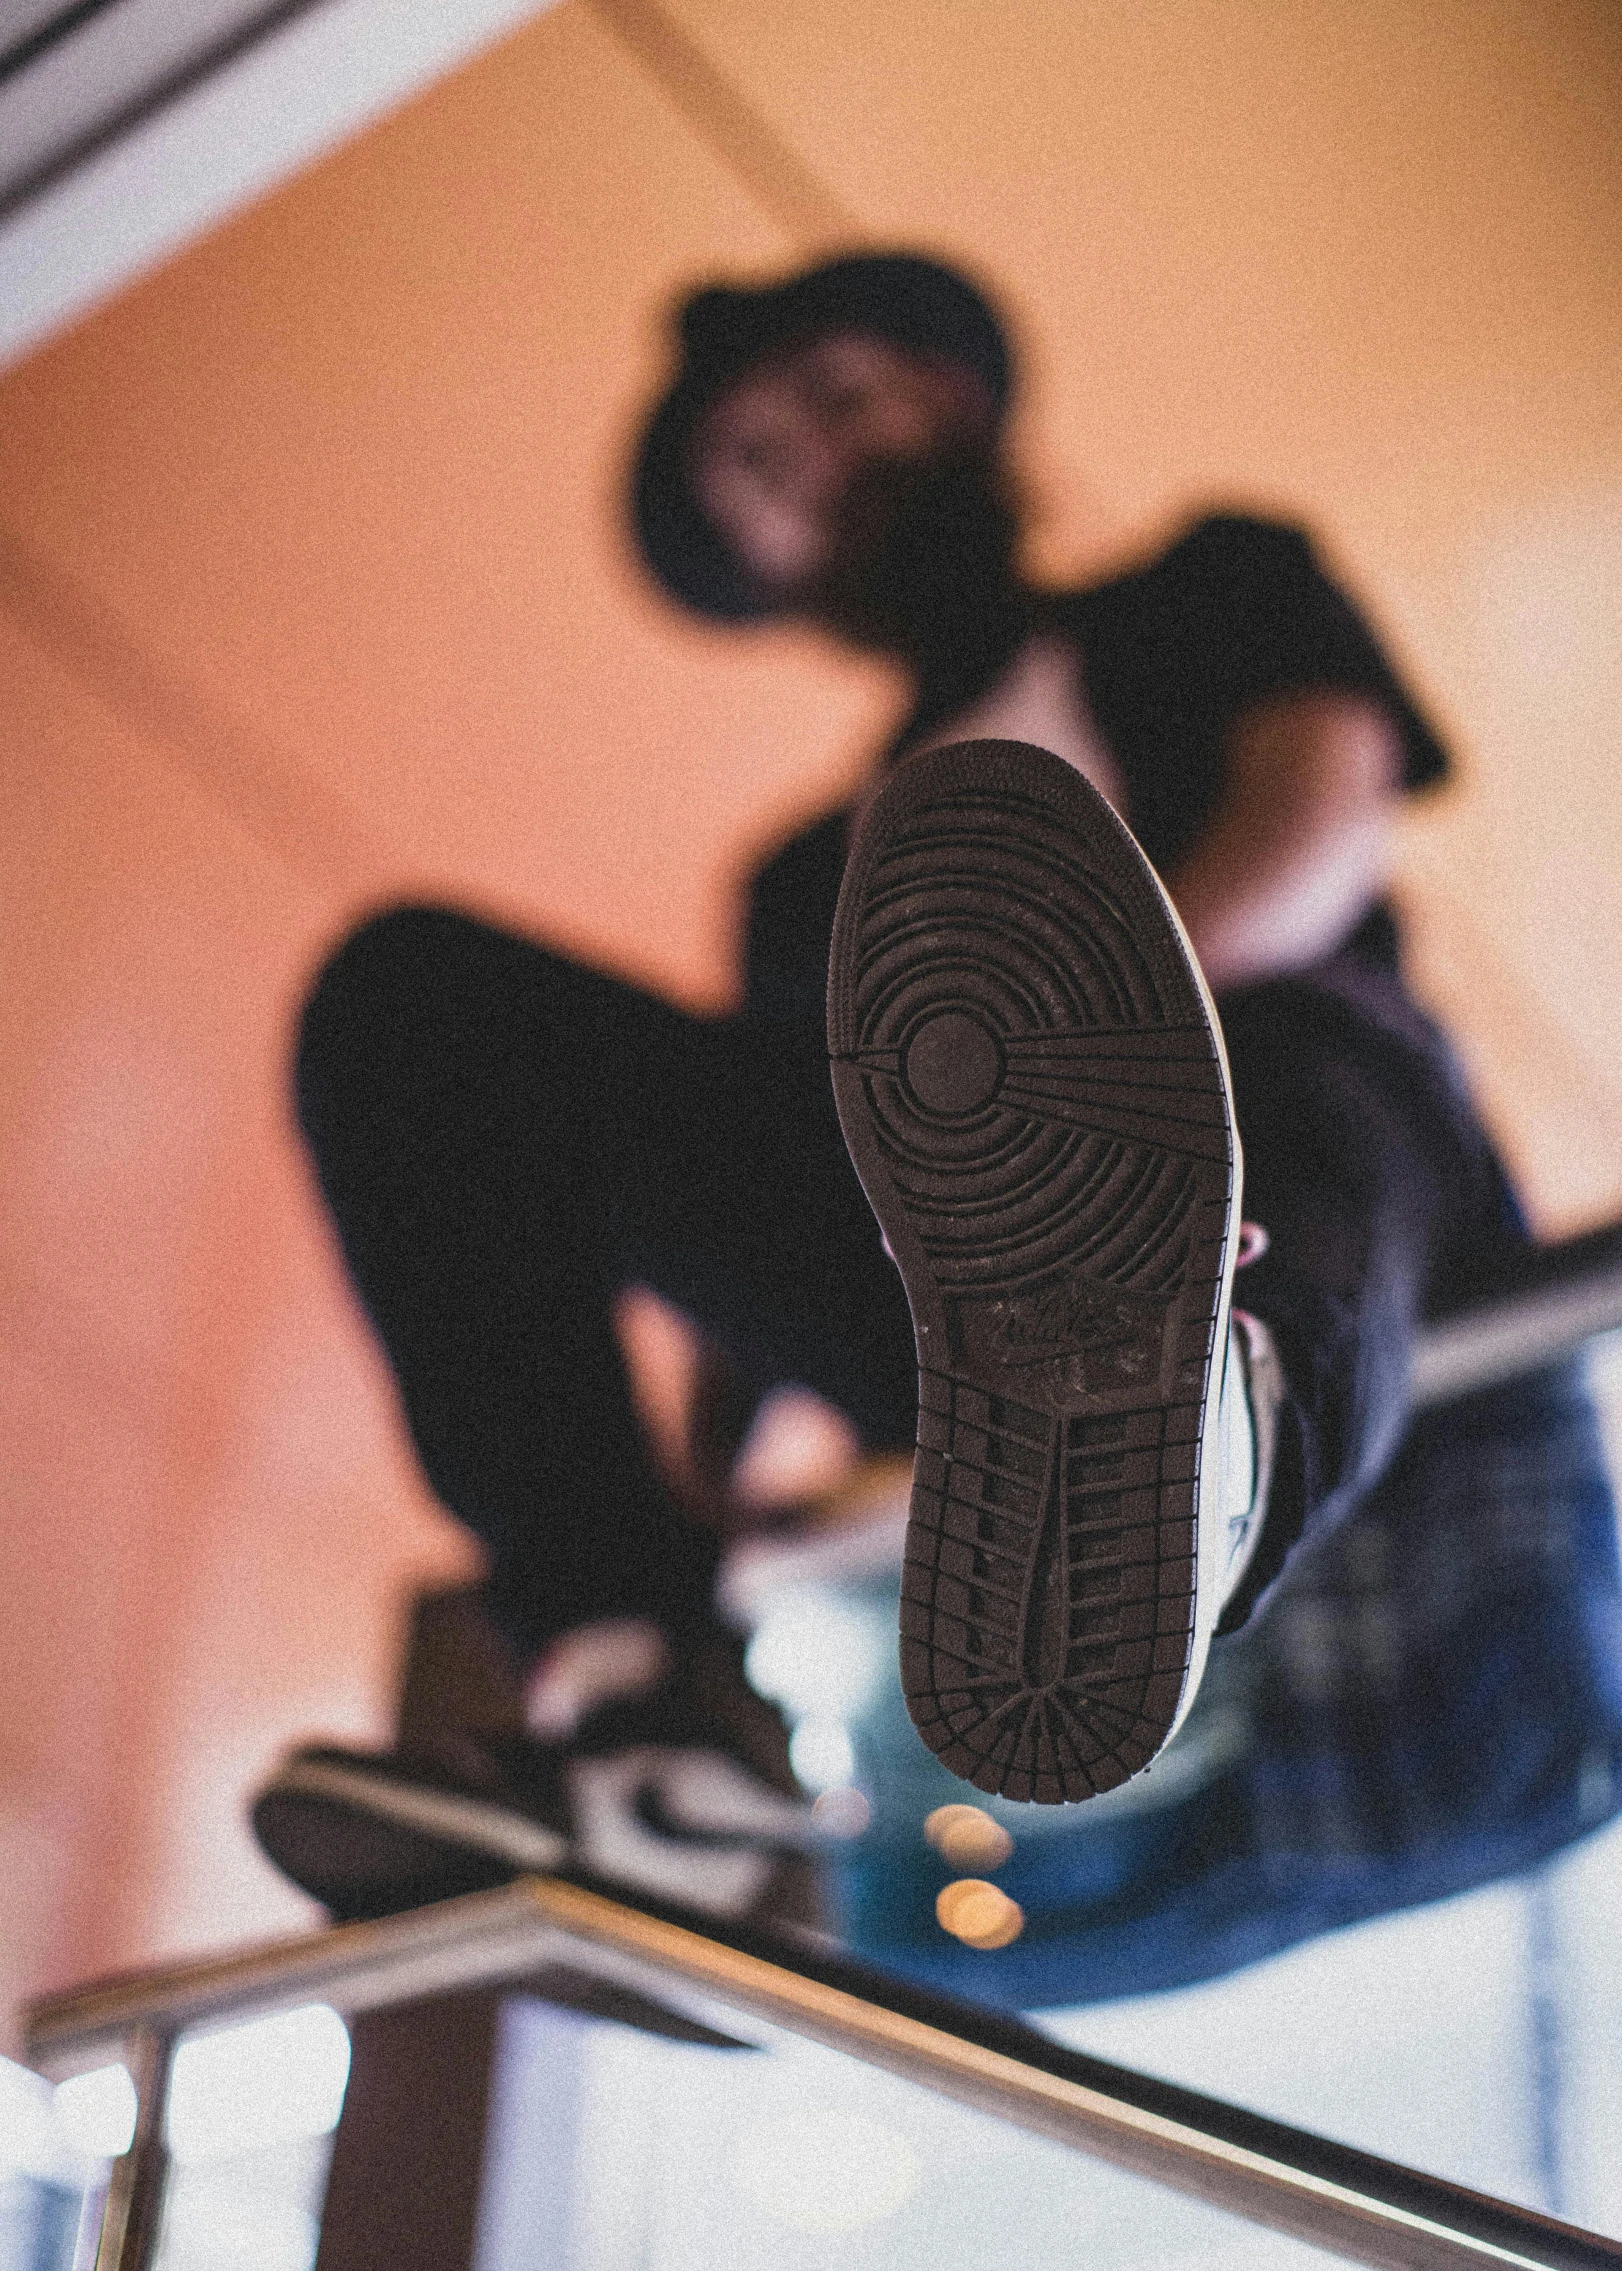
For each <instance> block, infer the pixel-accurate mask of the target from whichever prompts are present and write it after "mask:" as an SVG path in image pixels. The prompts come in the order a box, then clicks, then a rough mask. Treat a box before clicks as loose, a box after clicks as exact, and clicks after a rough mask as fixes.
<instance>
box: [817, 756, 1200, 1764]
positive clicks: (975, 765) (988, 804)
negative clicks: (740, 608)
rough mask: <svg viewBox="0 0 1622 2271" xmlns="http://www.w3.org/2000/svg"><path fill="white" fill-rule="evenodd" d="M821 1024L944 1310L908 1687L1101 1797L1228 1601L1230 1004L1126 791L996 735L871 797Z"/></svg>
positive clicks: (879, 1189)
mask: <svg viewBox="0 0 1622 2271" xmlns="http://www.w3.org/2000/svg"><path fill="white" fill-rule="evenodd" d="M828 1045H829V1053H830V1055H831V1057H832V1059H833V1083H834V1093H835V1096H836V1098H837V1101H838V1107H839V1116H840V1122H841V1125H842V1127H843V1129H844V1134H845V1141H846V1143H847V1145H848V1147H849V1150H850V1155H851V1158H852V1161H853V1162H854V1164H855V1167H856V1171H857V1174H858V1175H859V1176H860V1177H861V1181H862V1186H863V1188H864V1189H865V1191H866V1193H867V1196H868V1199H869V1201H870V1203H871V1205H872V1207H873V1211H874V1213H875V1214H876V1215H877V1216H878V1219H879V1223H880V1225H881V1227H882V1229H883V1231H884V1233H885V1236H886V1238H887V1240H888V1242H889V1245H890V1249H891V1251H892V1253H893V1254H894V1256H895V1259H896V1262H897V1265H898V1267H899V1269H900V1271H901V1276H902V1280H903V1283H904V1284H905V1287H906V1291H907V1298H908V1301H909V1303H910V1305H911V1309H912V1318H913V1327H914V1331H915V1334H916V1338H917V1344H918V1374H919V1381H918V1405H919V1410H918V1449H917V1453H916V1457H915V1460H914V1466H913V1488H912V1501H911V1509H910V1517H909V1521H908V1528H907V1545H906V1561H905V1565H904V1572H903V1579H902V1606H901V1679H902V1686H903V1689H904V1691H905V1694H906V1699H907V1708H908V1710H909V1711H910V1713H911V1714H912V1719H913V1723H914V1725H915V1726H916V1727H917V1729H918V1732H919V1734H920V1735H921V1736H922V1737H923V1739H924V1741H925V1742H926V1743H927V1744H928V1746H929V1748H930V1749H931V1750H932V1751H934V1752H935V1754H936V1756H937V1757H938V1758H939V1759H940V1760H941V1761H942V1763H943V1764H944V1765H945V1766H947V1767H948V1768H950V1769H951V1771H952V1772H953V1773H954V1774H957V1775H959V1776H961V1777H962V1778H963V1779H964V1780H965V1781H967V1782H970V1783H972V1784H973V1785H974V1786H975V1787H976V1788H977V1789H980V1790H986V1791H992V1792H995V1793H997V1794H999V1795H1001V1796H1003V1797H1007V1798H1014V1799H1028V1800H1035V1801H1037V1802H1039V1803H1048V1804H1055V1803H1059V1802H1061V1801H1064V1800H1074V1799H1083V1798H1090V1797H1094V1796H1096V1795H1098V1794H1099V1793H1100V1792H1102V1791H1105V1790H1109V1789H1113V1788H1115V1787H1117V1786H1118V1785H1119V1784H1120V1783H1122V1782H1124V1781H1125V1780H1126V1779H1127V1777H1128V1776H1129V1775H1131V1774H1134V1773H1136V1772H1137V1771H1138V1770H1139V1769H1140V1768H1142V1767H1144V1766H1146V1765H1147V1764H1148V1763H1149V1761H1150V1760H1151V1759H1152V1758H1153V1757H1154V1755H1155V1753H1156V1752H1157V1751H1158V1750H1159V1749H1160V1748H1161V1746H1162V1745H1163V1744H1164V1743H1165V1742H1166V1741H1167V1740H1168V1739H1169V1737H1170V1736H1171V1735H1172V1734H1173V1733H1174V1732H1175V1730H1176V1728H1177V1726H1178V1724H1179V1723H1180V1721H1181V1719H1182V1717H1183V1714H1184V1713H1185V1712H1186V1710H1187V1708H1188V1706H1189V1704H1190V1703H1191V1702H1192V1701H1193V1696H1194V1691H1195V1688H1196V1687H1197V1685H1198V1682H1199V1676H1200V1673H1201V1670H1202V1669H1203V1666H1204V1661H1205V1655H1206V1651H1207V1649H1208V1647H1209V1644H1210V1638H1211V1630H1212V1627H1213V1625H1214V1624H1215V1621H1216V1617H1217V1614H1218V1612H1219V1606H1220V1604H1219V1602H1218V1599H1217V1595H1218V1591H1219V1588H1220V1571H1221V1557H1222V1552H1223V1549H1224V1545H1225V1536H1224V1533H1223V1530H1222V1525H1221V1523H1220V1522H1219V1521H1218V1520H1216V1519H1214V1518H1213V1519H1212V1520H1211V1521H1209V1522H1205V1523H1202V1522H1201V1520H1200V1476H1201V1472H1202V1468H1203V1469H1204V1471H1206V1472H1210V1473H1214V1472H1215V1464H1214V1455H1213V1452H1212V1441H1213V1437H1214V1430H1215V1420H1216V1407H1217V1395H1216V1393H1215V1391H1216V1389H1217V1387H1218V1386H1219V1385H1220V1366H1219V1362H1218V1358H1219V1355H1220V1352H1221V1351H1222V1350H1223V1348H1224V1346H1225V1342H1226V1326H1227V1316H1228V1306H1229V1300H1230V1296H1231V1291H1232V1279H1233V1265H1234V1258H1235V1250H1236V1245H1237V1231H1238V1219H1239V1197H1240V1180H1241V1176H1240V1158H1239V1145H1238V1140H1237V1134H1236V1131H1235V1129H1234V1122H1233V1110H1232V1098H1231V1090H1230V1085H1229V1079H1228V1067H1227V1059H1226V1055H1225V1052H1224V1050H1223V1046H1222V1035H1221V1028H1220V1026H1219V1024H1218V1022H1217V1017H1216V1011H1215V1007H1214V1005H1213V1003H1212V1001H1211V996H1210V993H1209V991H1208V989H1207V987H1206V985H1205V981H1204V979H1203V977H1202V976H1201V974H1200V970H1199V965H1198V963H1197V962H1196V961H1195V959H1194V955H1193V952H1192V949H1191V948H1190V946H1189V943H1188V940H1187V937H1186V936H1185V934H1184V932H1183V929H1182V925H1181V924H1180V923H1179V921H1178V919H1177V916H1176V914H1175V912H1174V910H1173V908H1172V905H1171V902H1170V900H1169V899H1168V898H1167V897H1166V894H1165V892H1164V891H1163V890H1162V889H1161V886H1160V883H1159V880H1158V879H1157V877H1156V876H1155V874H1154V871H1153V869H1152V868H1151V867H1150V866H1149V864H1148V862H1147V861H1146V860H1145V859H1144V857H1143V854H1142V853H1141V852H1140V851H1139V850H1138V847H1137V845H1136V843H1135V842H1134V841H1133V839H1132V837H1131V836H1130V835H1129V834H1128V832H1127V830H1126V829H1125V828H1124V827H1123V826H1122V825H1121V823H1120V821H1119V820H1117V818H1116V817H1115V815H1114V813H1113V812H1112V811H1111V810H1110V808H1109V806H1108V805H1107V804H1106V803H1105V801H1104V799H1103V798H1102V797H1101V796H1099V795H1098V794H1097V792H1096V791H1095V790H1094V789H1093V788H1092V787H1091V786H1090V785H1089V784H1088V783H1087V782H1086V781H1084V780H1083V778H1082V777H1081V775H1080V774H1078V773H1077V772H1076V771H1074V769H1073V768H1072V767H1070V766H1068V765H1066V764H1064V763H1062V762H1061V761H1060V760H1059V759H1058V758H1056V757H1052V756H1049V755H1048V753H1047V752H1046V751H1045V750H1039V749H1033V748H1031V747H1029V746H1027V745H1026V744H1024V743H1021V742H970V743H962V744H959V745H958V746H956V747H955V748H951V749H946V750H938V751H934V752H931V753H929V754H928V755H925V756H922V757H917V758H913V759H910V760H908V761H907V762H906V763H905V764H903V765H902V766H900V767H898V769H897V770H896V772H895V773H894V774H892V775H891V777H890V779H889V780H888V781H887V783H886V784H885V786H884V787H883V789H882V790H881V791H880V793H879V795H878V796H877V798H876V799H875V800H874V803H873V805H872V807H871V808H870V810H869V812H868V814H867V816H866V819H865V821H864V823H863V826H862V828H861V831H860V834H859V837H858V840H857V843H856V845H855V848H854V850H853V852H852V854H851V858H850V862H849V865H848V867H847V869H846V874H845V880H844V886H843V889H842V890H841V893H840V899H839V911H838V915H837V917H836V920H835V925H834V934H833V948H832V956H831V960H830V965H829V974H828Z"/></svg>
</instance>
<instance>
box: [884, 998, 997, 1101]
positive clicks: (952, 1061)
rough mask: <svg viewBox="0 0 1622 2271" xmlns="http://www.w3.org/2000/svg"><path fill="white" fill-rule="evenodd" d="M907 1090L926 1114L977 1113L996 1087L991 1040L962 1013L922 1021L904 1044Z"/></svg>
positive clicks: (994, 1044)
mask: <svg viewBox="0 0 1622 2271" xmlns="http://www.w3.org/2000/svg"><path fill="white" fill-rule="evenodd" d="M905 1070H906V1080H907V1086H908V1087H909V1088H910V1089H911V1090H912V1093H913V1094H914V1096H916V1097H917V1099H918V1101H919V1103H920V1104H922V1105H923V1107H924V1109H925V1111H927V1112H977V1111H978V1110H979V1109H980V1107H981V1105H982V1104H989V1103H990V1101H991V1099H992V1098H993V1096H995V1095H996V1093H997V1090H998V1089H999V1088H1000V1087H1001V1085H1002V1074H1003V1054H1002V1048H1001V1046H1000V1044H999V1043H998V1040H997V1037H996V1035H995V1034H994V1033H991V1032H989V1031H988V1030H987V1028H986V1027H985V1026H984V1025H982V1024H981V1022H980V1020H979V1018H978V1017H973V1016H971V1015H970V1014H969V1012H968V1011H967V1010H963V1009H946V1010H942V1011H941V1012H940V1013H939V1014H938V1015H937V1016H935V1017H931V1018H928V1019H926V1021H925V1022H924V1023H923V1024H922V1025H920V1026H919V1028H918V1030H917V1031H916V1032H915V1033H914V1034H913V1036H912V1039H911V1040H910V1041H909V1042H908V1043H907V1061H906V1068H905Z"/></svg>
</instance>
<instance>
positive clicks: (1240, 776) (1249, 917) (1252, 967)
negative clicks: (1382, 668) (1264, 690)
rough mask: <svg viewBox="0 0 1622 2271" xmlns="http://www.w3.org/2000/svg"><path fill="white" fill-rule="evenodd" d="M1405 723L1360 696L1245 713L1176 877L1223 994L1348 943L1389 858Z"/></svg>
mask: <svg viewBox="0 0 1622 2271" xmlns="http://www.w3.org/2000/svg"><path fill="white" fill-rule="evenodd" d="M1401 773H1402V745H1401V741H1400V738H1399V735H1398V732H1397V728H1396V725H1395V724H1394V722H1393V721H1392V719H1391V717H1390V715H1389V713H1388V712H1387V711H1386V709H1385V708H1384V707H1383V706H1382V705H1381V704H1380V703H1379V702H1377V701H1372V700H1370V699H1368V698H1367V697H1365V696H1363V695H1358V694H1336V693H1316V694H1286V695H1279V696H1277V697H1275V698H1273V699H1272V700H1269V701H1266V702H1259V703H1257V704H1256V705H1255V706H1254V707H1253V708H1251V709H1248V710H1246V711H1245V712H1244V713H1243V714H1242V715H1241V716H1240V718H1239V719H1238V720H1237V721H1236V723H1235V726H1234V729H1233V734H1232V738H1231V740H1230V743H1229V748H1228V776H1227V787H1226V789H1225V791H1224V793H1223V797H1222V801H1221V803H1220V804H1219V805H1218V806H1217V809H1216V811H1215V812H1214V813H1213V815H1212V817H1211V820H1210V823H1209V825H1208V826H1207V827H1206V829H1205V832H1204V833H1203V835H1202V836H1201V837H1200V839H1199V841H1198V843H1197V844H1196V845H1195V846H1194V849H1193V850H1192V851H1191V852H1190V853H1189V854H1188V855H1187V857H1186V858H1184V859H1183V860H1182V861H1181V862H1180V863H1179V865H1178V866H1177V867H1176V868H1175V869H1174V871H1173V872H1172V873H1171V874H1170V875H1169V876H1168V877H1167V878H1166V888H1167V890H1168V891H1169V892H1170V893H1171V896H1172V900H1173V902H1174V904H1175V905H1176V908H1177V912H1178V913H1179V914H1180V915H1181V917H1182V919H1183V923H1184V925H1185V927H1186V929H1187V931H1188V934H1189V937H1190V938H1191V939H1192V941H1193V943H1194V950H1195V952H1196V953H1197V954H1198V956H1199V958H1200V962H1201V964H1202V966H1203V967H1204V970H1205V975H1206V979H1207V982H1208V983H1209V985H1210V986H1211V988H1212V990H1213V991H1214V992H1220V991H1221V990H1222V989H1223V988H1224V987H1227V986H1235V985H1244V984H1248V983H1250V982H1251V981H1253V980H1255V979H1259V978H1271V977H1277V976H1280V975H1281V974H1282V973H1283V972H1285V971H1287V970H1294V969H1299V968H1301V967H1302V966H1303V965H1305V964H1306V963H1309V962H1312V961H1315V960H1316V959H1317V958H1318V957H1319V956H1320V955H1321V954H1324V953H1327V952H1328V950H1329V949H1330V948H1331V947H1333V946H1335V945H1336V944H1337V943H1338V942H1339V941H1340V940H1341V939H1342V938H1344V937H1345V936H1346V934H1347V932H1348V931H1349V930H1351V929H1352V928H1353V926H1354V925H1355V924H1356V922H1357V921H1358V919H1359V917H1360V916H1361V915H1362V914H1364V913H1365V911H1366V910H1367V909H1368V908H1369V907H1370V906H1371V905H1372V904H1373V902H1374V901H1375V899H1377V898H1378V896H1379V894H1380V891H1381V889H1382V887H1383V885H1384V883H1385V880H1386V876H1387V873H1388V871H1389V867H1390V860H1391V851H1392V843H1393V837H1394V829H1393V820H1394V816H1395V812H1396V807H1397V799H1398V793H1399V784H1400V781H1401Z"/></svg>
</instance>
